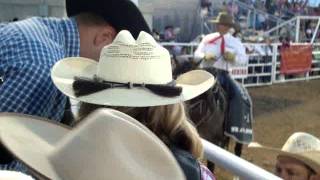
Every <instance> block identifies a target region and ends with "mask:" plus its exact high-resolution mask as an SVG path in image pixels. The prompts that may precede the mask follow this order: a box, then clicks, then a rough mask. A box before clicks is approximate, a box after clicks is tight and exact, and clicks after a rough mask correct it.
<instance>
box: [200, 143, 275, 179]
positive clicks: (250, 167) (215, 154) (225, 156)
mask: <svg viewBox="0 0 320 180" xmlns="http://www.w3.org/2000/svg"><path fill="white" fill-rule="evenodd" d="M202 144H203V146H204V153H205V157H206V158H207V159H208V160H210V161H212V162H214V163H215V164H216V165H218V166H219V167H223V168H225V169H227V170H229V171H231V172H232V173H233V174H235V175H237V176H239V177H240V178H241V179H259V180H281V178H279V177H277V176H275V175H273V174H271V173H269V172H268V171H266V170H264V169H262V168H260V167H258V166H256V165H254V164H251V163H250V162H248V161H246V160H244V159H241V158H239V157H237V156H235V155H234V154H231V153H230V152H228V151H226V150H224V149H222V148H220V147H218V146H216V145H214V144H212V143H210V142H208V141H206V140H202Z"/></svg>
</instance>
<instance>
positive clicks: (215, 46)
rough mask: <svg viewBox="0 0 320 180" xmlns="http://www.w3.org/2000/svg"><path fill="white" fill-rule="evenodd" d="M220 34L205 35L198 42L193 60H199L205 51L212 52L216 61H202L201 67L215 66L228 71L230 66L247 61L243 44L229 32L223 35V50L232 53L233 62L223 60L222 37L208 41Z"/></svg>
mask: <svg viewBox="0 0 320 180" xmlns="http://www.w3.org/2000/svg"><path fill="white" fill-rule="evenodd" d="M219 36H220V33H218V32H216V33H212V34H208V35H206V36H205V37H204V38H203V39H202V41H201V42H200V44H199V46H198V48H197V50H196V51H195V54H194V59H195V61H197V62H199V61H200V60H201V59H203V58H204V56H205V54H206V53H210V54H214V55H215V57H216V58H217V61H202V62H201V64H200V67H201V68H205V67H215V68H218V69H222V70H226V71H228V70H229V68H230V67H232V66H237V65H239V64H245V63H247V62H248V56H247V55H246V50H245V47H244V45H243V44H242V43H241V41H240V40H239V39H238V38H235V37H233V36H232V35H231V34H229V33H227V34H225V35H224V36H223V38H224V41H225V52H231V53H234V54H235V56H236V58H235V63H234V64H231V63H229V62H227V61H225V60H224V58H223V54H222V53H221V43H222V38H219V39H217V40H216V41H215V42H213V43H209V42H210V41H212V40H213V39H216V38H218V37H219Z"/></svg>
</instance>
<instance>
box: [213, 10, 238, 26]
mask: <svg viewBox="0 0 320 180" xmlns="http://www.w3.org/2000/svg"><path fill="white" fill-rule="evenodd" d="M208 22H210V23H215V24H222V25H225V26H229V27H234V25H235V22H234V20H233V17H232V16H231V15H229V14H227V13H226V12H220V13H219V14H218V16H217V18H216V19H213V20H209V21H208Z"/></svg>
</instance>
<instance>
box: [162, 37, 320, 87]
mask: <svg viewBox="0 0 320 180" xmlns="http://www.w3.org/2000/svg"><path fill="white" fill-rule="evenodd" d="M303 44H305V43H294V44H293V45H303ZM161 45H163V46H164V47H166V48H167V49H168V50H169V51H170V53H171V54H173V55H175V56H176V57H177V58H178V59H179V57H181V59H183V60H188V58H189V60H190V59H192V57H193V53H194V51H195V49H196V47H197V46H198V43H161ZM244 45H245V46H246V47H247V48H248V49H252V53H250V54H248V56H249V62H248V76H247V77H246V78H241V79H237V80H238V81H239V82H241V83H242V84H243V85H244V86H246V87H256V86H265V85H272V84H276V83H287V82H292V81H308V80H312V79H319V78H320V43H314V44H313V52H312V54H313V56H312V57H313V60H312V67H311V71H310V72H309V73H306V74H300V75H287V76H284V75H281V74H280V55H279V54H280V53H279V47H280V46H281V44H279V43H274V44H263V43H262V44H250V43H245V44H244ZM177 51H178V52H177Z"/></svg>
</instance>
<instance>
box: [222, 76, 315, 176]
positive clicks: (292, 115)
mask: <svg viewBox="0 0 320 180" xmlns="http://www.w3.org/2000/svg"><path fill="white" fill-rule="evenodd" d="M248 90H249V92H250V95H251V97H252V100H253V105H254V106H253V107H254V109H253V111H254V114H253V115H254V120H255V122H254V140H255V141H257V142H259V143H261V144H263V145H266V146H272V147H277V148H281V147H282V145H283V144H284V143H285V141H286V140H287V138H288V137H289V136H290V135H291V134H292V133H294V132H299V131H300V132H308V133H311V134H313V135H315V136H317V137H320V131H319V129H320V80H310V81H303V82H293V83H286V84H277V85H272V86H265V87H254V88H249V89H248ZM242 157H243V158H245V159H246V160H248V161H251V162H253V163H255V164H257V165H259V166H261V167H263V168H265V169H267V170H269V171H271V172H272V171H273V164H274V157H273V156H272V155H271V154H265V153H261V152H254V151H252V150H251V149H248V148H247V147H244V149H243V155H242ZM216 176H217V178H218V179H220V180H221V179H223V180H229V179H232V177H233V176H232V175H230V174H229V173H228V172H226V171H224V170H222V169H219V168H218V170H217V172H216Z"/></svg>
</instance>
